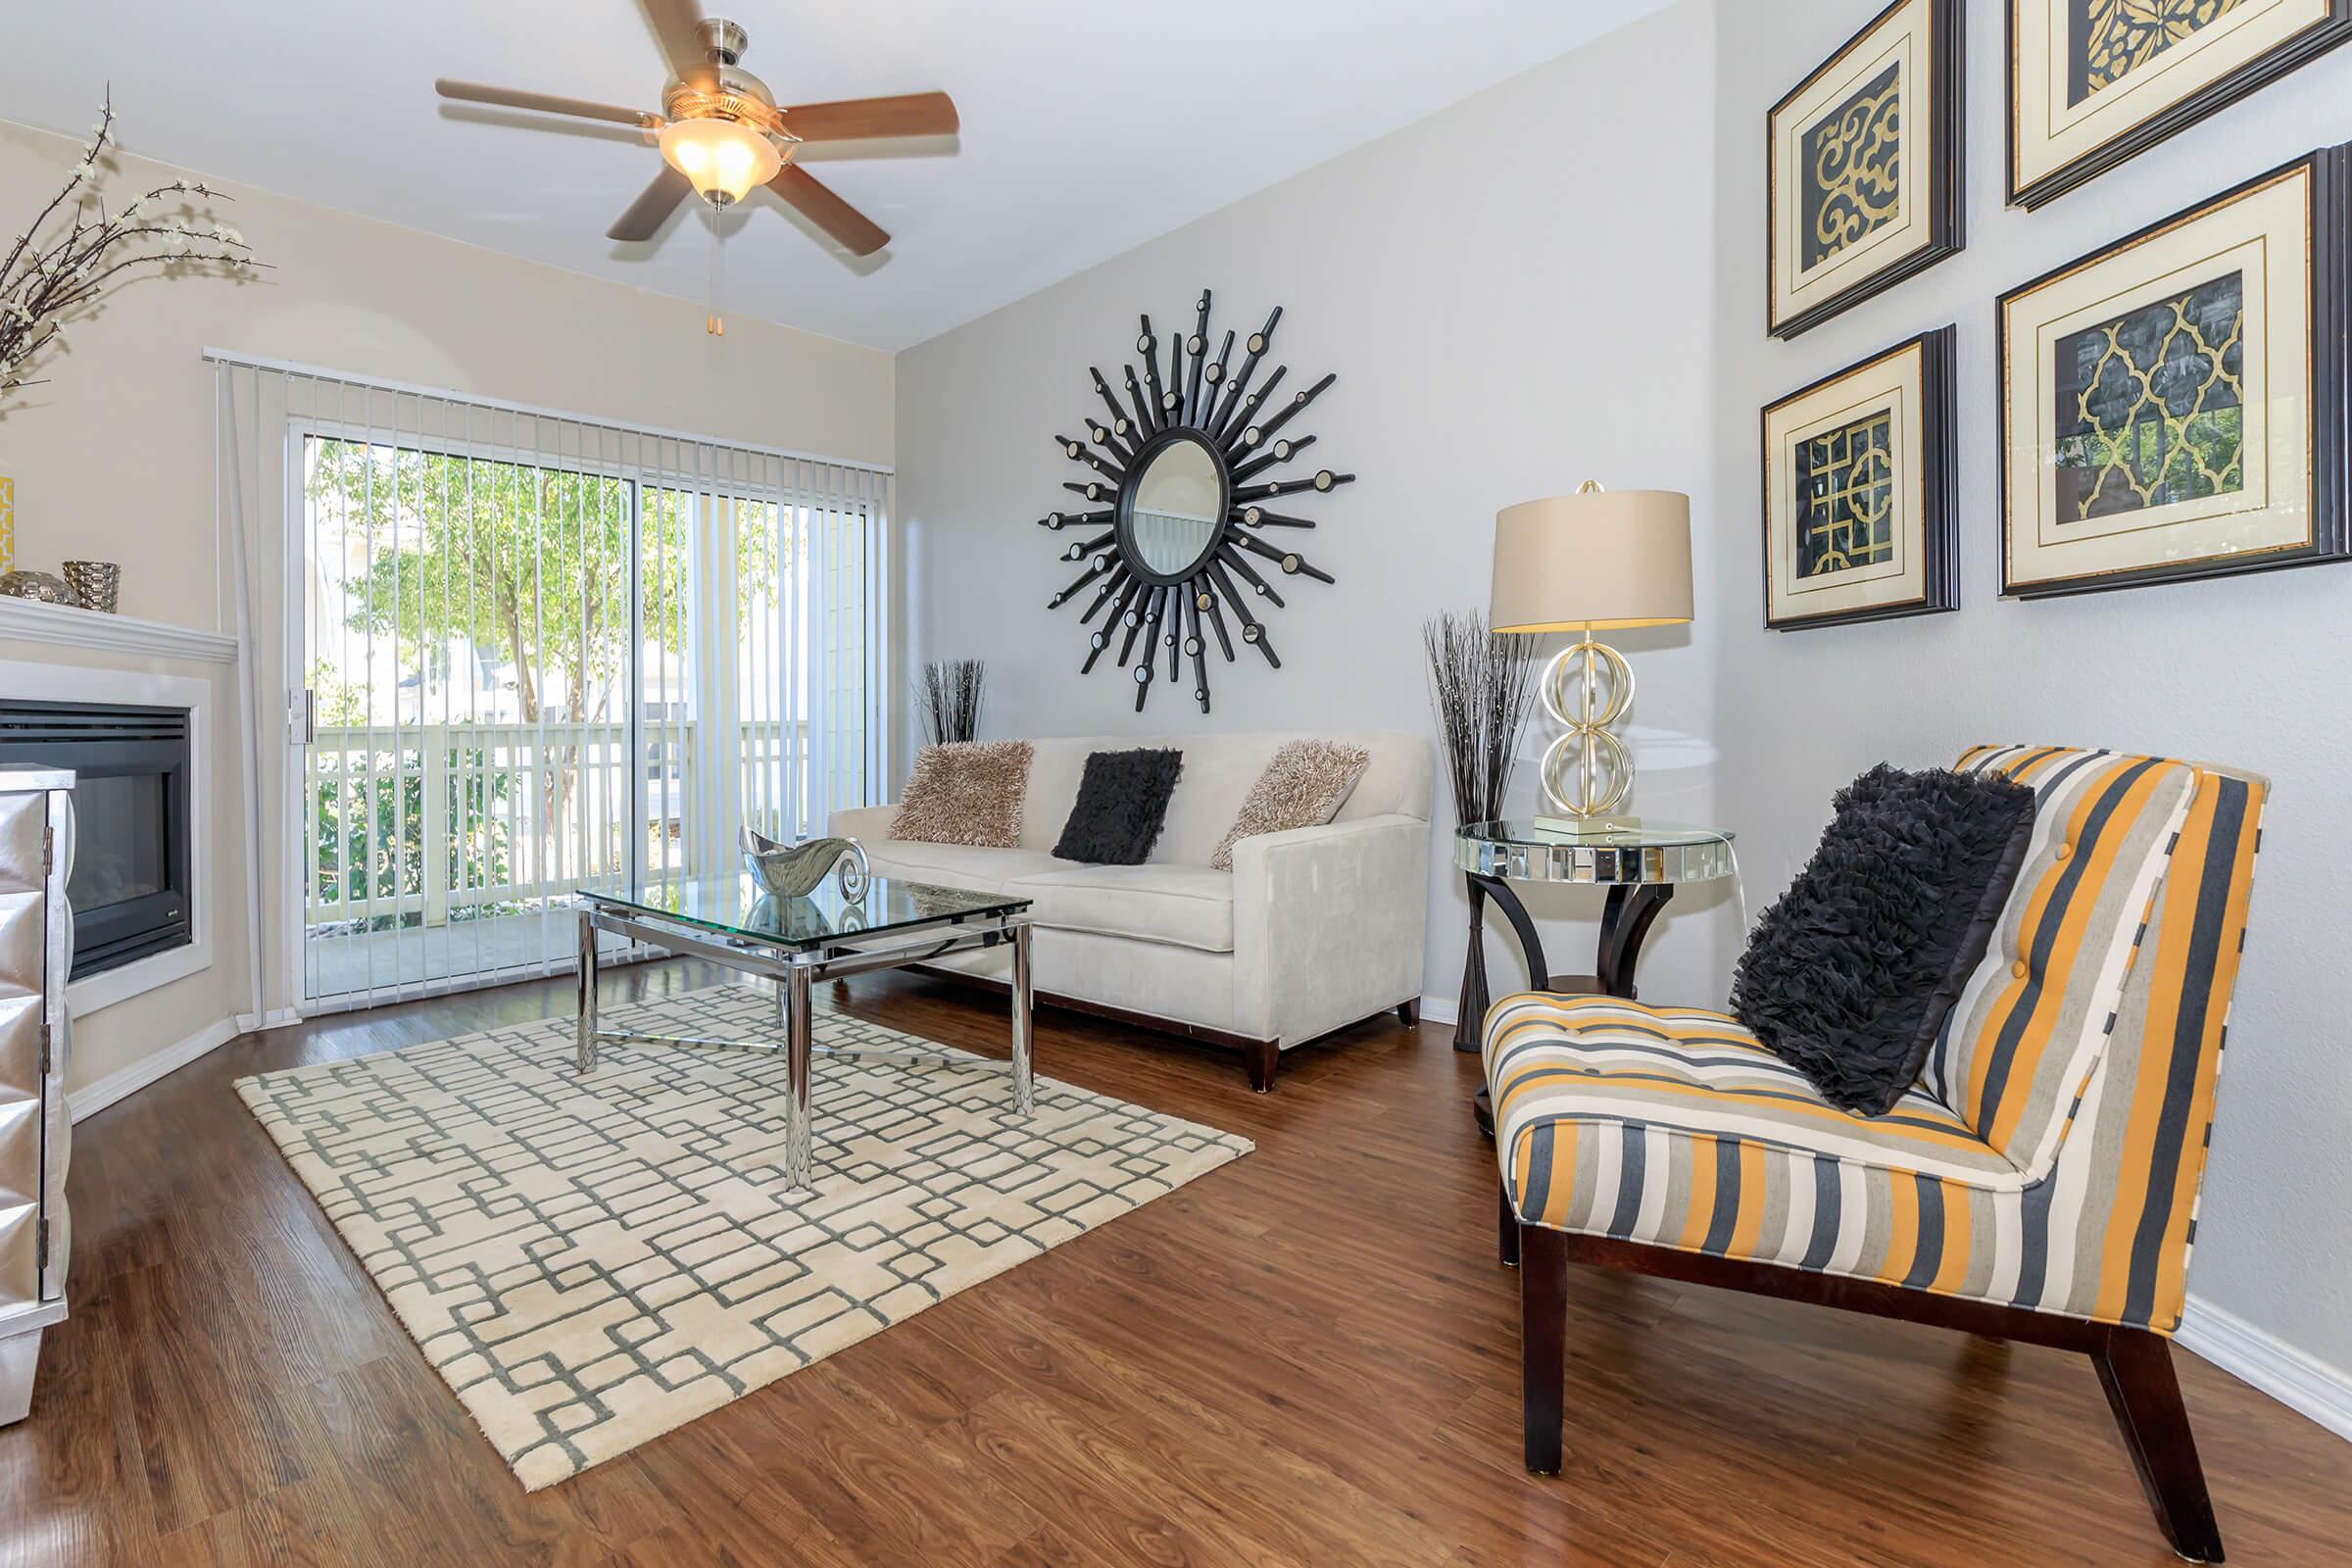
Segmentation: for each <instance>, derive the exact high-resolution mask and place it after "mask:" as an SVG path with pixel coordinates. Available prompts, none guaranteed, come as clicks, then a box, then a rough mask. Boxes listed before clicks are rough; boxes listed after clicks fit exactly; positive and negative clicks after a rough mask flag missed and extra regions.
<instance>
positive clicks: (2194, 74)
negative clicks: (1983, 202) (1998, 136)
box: [2009, 0, 2352, 207]
mask: <svg viewBox="0 0 2352 1568" xmlns="http://www.w3.org/2000/svg"><path fill="white" fill-rule="evenodd" d="M2346 38H2352V0H2009V205H2010V206H2012V207H2039V206H2040V205H2041V204H2042V203H2044V202H2046V201H2049V200H2050V199H2051V198H2053V197H2056V196H2061V195H2064V194H2065V193H2066V192H2067V191H2070V190H2072V189H2074V188H2075V187H2076V186H2077V185H2080V184H2082V182H2083V181H2084V180H2087V179H2090V178H2092V177H2094V176H2095V175H2098V174H2101V173H2104V172H2107V171H2108V170H2110V169H2113V168H2114V167H2115V166H2116V165H2118V164H2120V163H2123V162H2125V161H2126V160H2128V159H2131V158H2134V157H2136V156H2138V155H2139V154H2140V153H2143V152H2145V151H2147V150H2148V149H2149V148H2150V147H2152V146H2154V145H2155V144H2156V143H2158V142H2160V141H2162V140H2164V139H2165V138H2166V137H2167V136H2170V135H2172V134H2173V133H2174V132H2175V131H2178V130H2180V129H2181V128H2182V127H2184V126H2187V125H2191V124H2194V123H2196V122H2198V121H2200V120H2202V119H2204V118H2205V117H2206V116H2207V115H2210V114H2212V113H2213V112H2214V111H2215V110H2217V109H2220V108H2222V107H2224V106H2225V105H2228V104H2230V103H2233V102H2235V101H2236V100H2237V99H2239V98H2243V97H2244V96H2246V95H2247V94H2248V93H2250V92H2254V91H2256V90H2257V89H2259V88H2261V87H2263V86H2265V85H2267V84H2269V83H2270V82H2272V81H2275V80H2277V79H2278V77H2280V76H2283V75H2285V74H2286V73H2288V72H2290V71H2292V70H2294V69H2295V68H2296V67H2297V66H2300V65H2303V64H2304V63H2305V62H2307V61H2309V60H2311V59H2312V58H2313V57H2314V56H2317V55H2319V54H2322V53H2324V52H2326V51H2327V50H2328V49H2332V48H2334V47H2335V46H2336V45H2337V44H2339V43H2342V42H2343V41H2344V40H2345V39H2346Z"/></svg>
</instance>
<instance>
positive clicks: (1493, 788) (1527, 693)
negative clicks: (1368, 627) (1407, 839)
mask: <svg viewBox="0 0 2352 1568" xmlns="http://www.w3.org/2000/svg"><path fill="white" fill-rule="evenodd" d="M1421 641H1422V645H1423V646H1424V647H1425V648H1426V649H1427V650H1428V652H1429V695H1430V703H1431V705H1432V706H1433V707H1434V708H1436V710H1437V713H1438V725H1439V727H1440V728H1441V729H1442V730H1443V731H1444V732H1445V743H1446V776H1447V778H1448V779H1449V780H1450V781H1451V782H1452V785H1453V810H1454V819H1455V820H1456V821H1458V822H1491V821H1493V820H1495V818H1496V817H1499V816H1500V815H1502V798H1503V792H1504V791H1505V790H1507V789H1509V788H1510V784H1511V770H1512V767H1513V766H1514V764H1515V763H1516V762H1517V760H1518V751H1519V732H1520V730H1521V729H1523V728H1524V727H1525V726H1526V724H1527V711H1528V707H1529V705H1530V704H1531V703H1532V702H1534V700H1535V695H1536V639H1535V638H1533V637H1514V636H1505V635H1503V634H1501V633H1498V632H1495V631H1492V630H1490V629H1489V628H1488V626H1487V617H1486V615H1485V614H1484V613H1481V612H1479V611H1475V610H1471V611H1463V612H1454V611H1446V612H1443V613H1439V614H1436V615H1433V616H1431V617H1430V618H1429V619H1428V620H1425V621H1423V622H1422V623H1421Z"/></svg>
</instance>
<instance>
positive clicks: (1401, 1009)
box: [1397, 1002, 1421, 1029]
mask: <svg viewBox="0 0 2352 1568" xmlns="http://www.w3.org/2000/svg"><path fill="white" fill-rule="evenodd" d="M1397 1022H1398V1023H1400V1024H1402V1025H1404V1026H1405V1027H1406V1028H1407V1029H1417V1028H1419V1027H1420V1025H1421V1004H1420V1003H1419V1002H1399V1003H1398V1004H1397Z"/></svg>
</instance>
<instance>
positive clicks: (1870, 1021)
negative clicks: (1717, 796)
mask: <svg viewBox="0 0 2352 1568" xmlns="http://www.w3.org/2000/svg"><path fill="white" fill-rule="evenodd" d="M2033 831H2034V792H2033V791H2032V790H2030V789H2027V788H2026V787H2025V786H2024V785H2022V784H2015V783H2012V782H2010V781H2009V780H2008V779H2006V778H2003V777H2002V776H2001V775H1999V774H1998V773H1954V772H1949V771H1946V770H1944V769H1941V768H1931V769H1928V770H1926V771H1923V772H1918V773H1909V772H1905V771H1903V770H1902V769H1901V768H1898V767H1892V766H1889V765H1887V763H1885V762H1882V763H1880V764H1879V765H1878V766H1877V767H1874V768H1872V769H1871V770H1870V771H1869V772H1867V773H1864V774H1863V775H1862V776H1861V777H1859V778H1857V779H1855V780H1854V781H1853V782H1852V783H1851V784H1849V785H1847V786H1846V787H1845V788H1844V789H1842V790H1840V791H1838V800H1837V814H1836V816H1834V817H1833V818H1832V819H1831V821H1830V825H1829V827H1828V828H1827V829H1826V830H1824V832H1823V833H1822V835H1821V843H1820V844H1819V845H1818V846H1816V847H1815V849H1814V851H1813V858H1812V859H1811V860H1809V861H1807V862H1806V864H1805V868H1804V869H1803V870H1802V871H1800V872H1798V873H1797V876H1796V880H1795V881H1794V882H1792V883H1790V884H1789V891H1788V892H1787V893H1784V894H1782V895H1781V897H1780V898H1779V899H1777V900H1776V901H1774V903H1773V905H1772V907H1770V908H1768V909H1766V910H1765V911H1764V914H1763V917H1762V918H1761V919H1759V920H1757V922H1756V928H1755V931H1754V933H1753V934H1752V935H1751V936H1750V937H1749V938H1748V944H1747V951H1746V952H1745V953H1744V954H1742V955H1740V965H1739V968H1738V969H1737V970H1735V971H1734V972H1733V975H1732V1010H1733V1011H1734V1012H1735V1013H1737V1014H1738V1015H1739V1017H1740V1022H1741V1023H1743V1024H1745V1025H1746V1026H1747V1027H1748V1028H1749V1029H1750V1030H1752V1031H1754V1033H1755V1036H1756V1038H1757V1039H1759V1040H1761V1041H1763V1042H1764V1044H1765V1045H1766V1046H1768V1047H1770V1048H1771V1049H1772V1050H1773V1051H1775V1052H1777V1053H1778V1054H1780V1055H1781V1057H1782V1058H1783V1059H1784V1060H1786V1061H1788V1062H1789V1064H1790V1065H1791V1066H1793V1067H1795V1068H1796V1069H1797V1070H1798V1071H1799V1072H1801V1073H1803V1074H1804V1075H1805V1077H1806V1078H1807V1079H1808V1080H1810V1081H1811V1082H1812V1084H1813V1086H1814V1087H1815V1088H1817V1089H1819V1090H1820V1091H1821V1092H1822V1095H1823V1096H1824V1097H1825V1098H1826V1099H1827V1100H1828V1101H1829V1102H1830V1103H1832V1104H1834V1105H1837V1106H1838V1107H1839V1108H1841V1109H1844V1110H1850V1111H1852V1112H1854V1113H1855V1114H1856V1115H1861V1116H1883V1115H1885V1114H1886V1113H1887V1111H1888V1110H1889V1109H1891V1108H1892V1107H1893V1105H1894V1103H1895V1102H1896V1101H1897V1100H1899V1099H1900V1098H1901V1097H1902V1094H1903V1091H1904V1090H1906V1089H1908V1088H1910V1087H1911V1084H1912V1081H1913V1080H1914V1079H1916V1078H1918V1076H1919V1069H1920V1067H1921V1065H1922V1064H1923V1063H1924V1062H1926V1060H1927V1059H1928V1053H1929V1051H1930V1050H1932V1049H1933V1048H1934V1047H1935V1044H1936V1034H1937V1032H1938V1031H1939V1030H1941V1029H1942V1027H1943V1021H1944V1018H1945V1017H1946V1016H1947V1015H1949V1013H1950V1012H1951V1010H1952V1004H1953V1002H1954V1001H1955V1000H1956V999H1957V998H1958V997H1959V995H1960V987H1961V985H1962V983H1963V982H1965V981H1966V980H1967V979H1968V977H1969V975H1970V974H1971V973H1973V972H1974V971H1975V969H1976V967H1977V965H1978V963H1979V962H1980V961H1981V960H1982V959H1983V958H1984V956H1985V945H1986V943H1988V942H1989V941H1990V940H1991V938H1992V928H1993V924H1994V922H1995V921H1997V920H1998V919H1999V918H2000V913H2001V907H2002V906H2004V905H2005V904H2007V903H2008V901H2009V890H2010V888H2011V887H2012V886H2013V885H2014V884H2015V883H2016V881H2017V871H2018V867H2019V865H2020V864H2022V863H2023V862H2024V860H2025V858H2026V842H2027V839H2028V838H2029V837H2030V836H2031V835H2032V833H2033Z"/></svg>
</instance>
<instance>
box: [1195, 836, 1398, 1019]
mask: <svg viewBox="0 0 2352 1568" xmlns="http://www.w3.org/2000/svg"><path fill="white" fill-rule="evenodd" d="M1428 924H1429V823H1428V822H1427V821H1425V820H1424V819H1422V818H1421V817H1418V816H1408V815H1404V814H1401V813H1398V814H1392V815H1383V816H1367V817H1359V818H1357V819H1356V820H1354V821H1351V822H1332V823H1327V824H1325V825H1324V826H1322V827H1302V828H1297V829H1294V830H1293V831H1291V832H1288V833H1266V834H1260V835H1258V836H1256V837H1254V838H1246V839H1243V840H1241V841H1240V842H1239V843H1237V844H1235V845H1234V847H1233V951H1234V989H1235V996H1234V1004H1235V1008H1234V1010H1235V1016H1236V1020H1237V1027H1238V1028H1239V1029H1240V1031H1241V1032H1242V1033H1244V1034H1255V1035H1258V1036H1259V1037H1260V1038H1271V1039H1278V1040H1280V1041H1281V1042H1282V1043H1283V1044H1284V1045H1285V1046H1293V1045H1297V1044H1299V1042H1300V1041H1304V1040H1311V1039H1313V1038H1314V1037H1315V1036H1317V1035H1321V1034H1327V1033H1329V1032H1330V1031H1332V1030H1334V1029H1338V1028H1341V1027H1343V1026H1345V1025H1347V1024H1350V1023H1353V1022H1355V1021H1356V1020H1357V1019H1358V1018H1363V1017H1368V1016H1370V1015H1371V1014H1373V1013H1375V1012H1379V1011H1382V1010H1384V1009H1385V1008H1389V1007H1394V1006H1396V1005H1397V1004H1398V1003H1400V1002H1407V1001H1414V1000H1417V999H1418V998H1419V997H1420V995H1421V952H1422V945H1423V938H1424V936H1425V935H1426V932H1427V929H1428Z"/></svg>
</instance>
